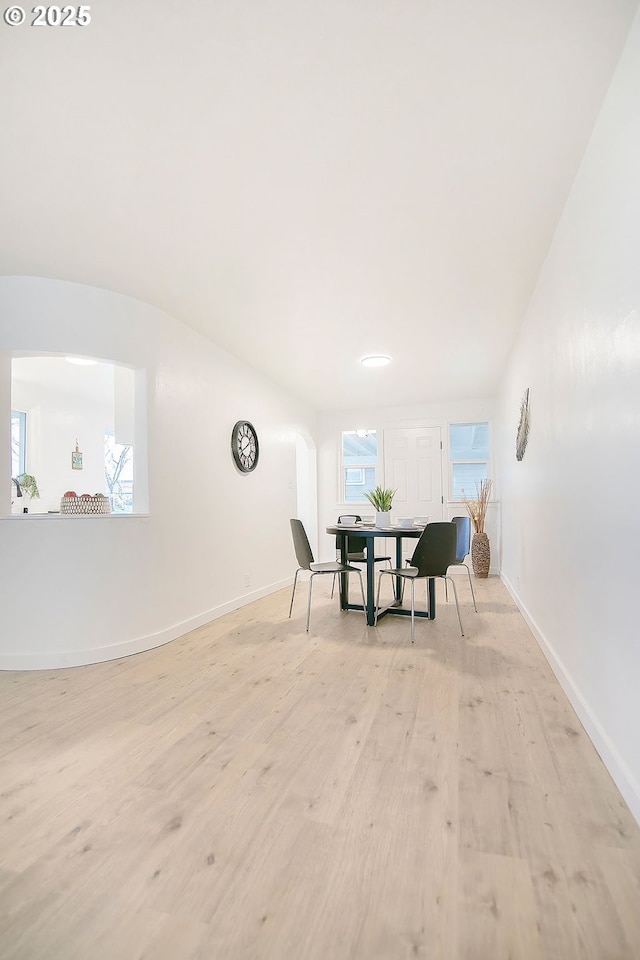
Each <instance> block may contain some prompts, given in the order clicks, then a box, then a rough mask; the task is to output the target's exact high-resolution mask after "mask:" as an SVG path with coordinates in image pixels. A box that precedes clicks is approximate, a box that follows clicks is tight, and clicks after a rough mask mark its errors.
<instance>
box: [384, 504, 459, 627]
mask: <svg viewBox="0 0 640 960" xmlns="http://www.w3.org/2000/svg"><path fill="white" fill-rule="evenodd" d="M456 539H457V527H456V525H455V524H454V523H450V522H442V523H429V524H427V526H426V527H425V528H424V530H423V531H422V533H421V535H420V539H419V540H418V543H417V544H416V548H415V550H414V551H413V555H412V556H411V560H410V561H409V563H410V566H408V567H401V568H400V569H398V568H392V569H391V570H381V571H380V573H379V575H378V595H377V598H376V624H377V622H378V610H379V609H380V587H381V585H382V578H383V577H384V576H392V577H399V578H401V579H402V584H403V586H404V583H405V582H406V581H408V582H409V583H410V584H411V643H413V642H414V639H415V582H416V580H423V579H424V580H430V579H432V578H435V577H439V578H441V579H443V580H444V581H445V583H446V581H447V580H451V586H452V587H453V595H454V597H455V601H456V610H457V613H458V623H459V624H460V635H461V636H463V637H464V630H463V629H462V619H461V617H460V607H459V606H458V591H457V590H456V585H455V583H454V580H453V578H452V577H450V576H449V575H448V573H447V570H448V569H449V567H450V566H451V565H452V564H453V563H454V561H455V558H456Z"/></svg>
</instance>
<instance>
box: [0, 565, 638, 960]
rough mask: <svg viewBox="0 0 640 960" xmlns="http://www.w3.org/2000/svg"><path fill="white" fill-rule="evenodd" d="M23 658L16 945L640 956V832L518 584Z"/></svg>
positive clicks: (162, 958) (7, 743) (171, 951)
mask: <svg viewBox="0 0 640 960" xmlns="http://www.w3.org/2000/svg"><path fill="white" fill-rule="evenodd" d="M328 581H329V578H326V579H323V580H322V581H321V582H318V583H317V585H316V588H315V589H314V594H315V593H316V591H317V595H316V596H315V602H314V609H313V614H312V622H311V633H310V634H309V635H306V634H305V632H304V612H305V602H306V584H304V585H303V587H302V589H301V590H300V594H299V596H298V598H297V600H296V608H295V610H294V616H293V618H292V620H288V619H287V612H288V606H289V592H288V591H281V592H279V593H277V594H274V595H273V596H271V597H269V598H267V599H265V600H261V601H259V602H257V603H255V604H252V605H251V606H248V607H245V608H244V609H243V610H240V611H237V612H236V613H233V614H230V615H229V616H227V617H225V618H223V619H221V620H218V621H216V622H214V623H212V624H210V625H208V626H205V627H203V628H201V629H199V630H196V631H194V632H193V633H191V634H189V635H188V636H185V637H184V638H182V639H180V640H177V641H175V642H173V643H171V644H168V645H167V646H165V647H161V648H159V649H157V650H154V651H150V652H149V653H144V654H140V655H138V656H135V657H129V658H126V659H123V660H118V661H113V662H111V663H107V664H98V665H94V666H88V667H81V668H75V669H70V670H62V671H42V672H33V673H3V674H0V738H1V749H0V791H1V797H0V956H1V957H2V960H141V958H148V960H196V958H201V960H227V958H233V960H347V958H353V960H356V958H357V960H405V958H406V960H410V958H428V960H440V958H442V960H502V958H504V960H507V958H510V960H536V958H541V960H574V958H575V960H609V958H610V960H614V958H615V960H622V958H624V960H627V958H628V960H636V958H638V957H640V828H639V827H638V826H637V825H636V823H635V822H634V820H633V818H632V817H631V814H630V813H629V811H628V809H627V808H626V806H625V804H624V803H623V801H622V799H621V797H620V795H619V793H618V791H617V790H616V788H615V786H614V784H613V782H612V781H611V779H610V777H609V775H608V773H607V772H606V770H605V768H604V766H603V765H602V763H601V761H600V759H599V757H598V755H597V753H596V751H595V749H594V748H593V746H592V745H591V743H590V741H589V740H588V738H587V736H586V734H585V733H584V731H583V729H582V727H581V726H580V724H579V722H578V720H577V718H576V716H575V714H574V712H573V710H572V709H571V707H570V706H569V705H568V702H567V700H566V698H565V696H564V694H563V692H562V690H561V688H560V687H559V685H558V684H557V682H556V681H555V679H554V678H553V675H552V673H551V670H550V668H549V667H548V665H547V663H546V661H545V659H544V658H543V656H542V654H541V652H540V651H539V649H538V647H537V645H536V643H535V641H534V640H533V638H532V636H531V634H530V633H529V631H528V629H527V627H526V625H525V624H524V622H523V620H522V619H521V617H520V616H519V614H518V613H517V611H516V610H515V608H514V606H513V604H512V602H511V600H510V598H509V596H508V594H507V593H506V591H505V589H504V587H503V586H502V584H501V583H500V582H499V581H498V580H497V579H490V580H488V581H477V582H476V590H477V595H478V608H479V613H478V614H477V615H476V614H475V613H474V612H473V607H472V606H471V604H470V602H469V594H468V586H467V585H465V582H464V580H462V579H461V580H459V581H458V582H459V583H460V587H459V591H460V596H461V600H462V601H463V603H462V615H463V619H464V622H465V627H466V629H467V632H468V636H467V637H465V638H464V639H462V638H461V637H460V635H459V632H458V628H457V621H456V618H455V608H454V606H453V604H448V605H445V604H444V603H441V604H440V607H439V613H438V619H437V620H436V621H434V622H432V623H429V622H425V621H420V622H418V624H417V627H416V644H415V646H414V647H412V646H411V645H410V642H409V622H408V621H407V620H405V619H401V618H391V617H389V618H387V619H386V620H384V621H381V623H380V625H379V627H378V628H377V629H374V628H367V627H365V625H364V623H363V620H362V618H361V616H360V615H359V614H357V613H347V614H344V613H343V614H341V613H340V612H339V611H338V609H337V607H336V605H335V604H334V603H333V602H330V601H329V597H328V588H329V586H330V584H329V582H328Z"/></svg>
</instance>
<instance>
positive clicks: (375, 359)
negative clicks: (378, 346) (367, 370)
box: [360, 353, 391, 367]
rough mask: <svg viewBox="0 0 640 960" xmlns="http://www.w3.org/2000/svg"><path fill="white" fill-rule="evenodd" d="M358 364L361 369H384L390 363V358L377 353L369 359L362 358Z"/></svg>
mask: <svg viewBox="0 0 640 960" xmlns="http://www.w3.org/2000/svg"><path fill="white" fill-rule="evenodd" d="M360 363H361V364H362V366H363V367H386V365H387V364H388V363H391V357H388V356H386V354H384V353H377V354H374V355H373V356H371V357H363V358H362V360H361V361H360Z"/></svg>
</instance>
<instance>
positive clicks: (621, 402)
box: [498, 18, 640, 819]
mask: <svg viewBox="0 0 640 960" xmlns="http://www.w3.org/2000/svg"><path fill="white" fill-rule="evenodd" d="M638 91H640V19H638V18H636V21H635V25H634V28H633V30H632V33H631V35H630V38H629V42H628V45H627V48H626V50H625V52H624V54H623V56H622V59H621V61H620V64H619V67H618V70H617V72H616V74H615V77H614V79H613V82H612V84H611V87H610V90H609V93H608V96H607V98H606V101H605V104H604V107H603V109H602V112H601V115H600V117H599V120H598V122H597V125H596V127H595V130H594V133H593V137H592V140H591V142H590V144H589V147H588V149H587V152H586V154H585V157H584V160H583V163H582V165H581V168H580V170H579V174H578V176H577V178H576V181H575V184H574V187H573V190H572V193H571V195H570V198H569V201H568V203H567V205H566V208H565V210H564V214H563V216H562V218H561V221H560V224H559V226H558V229H557V232H556V236H555V239H554V242H553V244H552V247H551V249H550V252H549V255H548V258H547V261H546V263H545V266H544V269H543V271H542V273H541V276H540V279H539V282H538V286H537V289H536V291H535V294H534V296H533V299H532V302H531V305H530V308H529V311H528V315H527V317H526V320H525V323H524V325H523V328H522V331H521V334H520V336H519V339H518V341H517V345H516V347H515V350H514V352H513V356H512V358H511V361H510V365H509V368H508V373H507V375H506V377H505V381H504V387H503V390H502V394H501V398H500V405H499V420H500V436H499V442H498V448H499V455H500V462H499V470H500V476H501V499H502V511H503V536H502V570H503V575H504V578H505V580H506V582H507V584H508V586H509V587H510V589H511V590H512V592H513V593H514V595H515V596H516V597H517V599H518V601H519V603H520V604H521V606H522V609H523V610H524V612H525V613H526V614H527V616H528V617H529V621H530V623H531V625H532V626H533V628H534V631H535V632H536V634H537V636H538V637H539V639H540V640H541V643H542V645H543V648H544V649H546V651H547V654H548V656H549V658H550V660H551V662H552V664H553V665H554V667H555V669H556V671H557V673H558V676H559V677H560V679H561V680H562V682H563V684H564V686H565V689H566V690H567V692H568V693H569V695H570V696H571V698H572V701H573V703H574V706H575V707H576V709H577V712H578V714H579V716H580V718H581V720H582V722H583V723H584V724H585V726H586V729H587V731H588V732H589V734H590V736H591V737H592V739H593V740H594V742H595V744H596V747H597V748H598V750H599V751H600V754H601V756H602V757H603V759H604V760H605V762H606V764H607V766H608V768H609V770H610V772H611V773H612V775H613V777H614V779H615V780H616V782H617V784H618V786H619V787H620V789H621V791H622V793H623V795H624V796H625V799H626V800H627V802H628V803H629V805H630V806H631V808H632V809H633V810H634V813H635V815H636V817H638V819H640V697H639V696H638V684H639V681H640V642H639V640H640V630H639V628H638V622H639V620H638V583H639V580H638V572H639V566H638V540H639V537H640V515H639V513H638V511H637V510H636V508H635V497H636V495H637V487H638V478H639V477H640V269H639V264H640V257H639V254H640V112H639V111H638ZM526 387H529V388H530V406H531V432H530V439H529V446H528V449H527V452H526V454H525V458H524V460H523V461H522V462H521V463H518V462H516V460H515V454H514V439H515V432H516V426H517V422H518V415H519V402H520V398H521V396H522V394H523V392H524V389H525V388H526Z"/></svg>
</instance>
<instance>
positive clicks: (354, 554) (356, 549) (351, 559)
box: [331, 513, 391, 596]
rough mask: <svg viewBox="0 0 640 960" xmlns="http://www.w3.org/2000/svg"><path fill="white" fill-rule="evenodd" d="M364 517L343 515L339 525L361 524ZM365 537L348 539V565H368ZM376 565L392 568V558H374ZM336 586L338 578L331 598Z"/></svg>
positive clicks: (334, 579)
mask: <svg viewBox="0 0 640 960" xmlns="http://www.w3.org/2000/svg"><path fill="white" fill-rule="evenodd" d="M361 521H362V517H361V516H360V515H359V514H358V513H346V514H345V513H343V514H341V515H340V516H339V517H338V525H340V524H341V523H351V524H353V523H360V522H361ZM362 541H363V537H358V536H357V535H356V536H351V537H349V536H348V537H347V563H366V562H367V547H366V546H365V545H364V544H363V542H362ZM339 542H340V541H339V538H338V537H336V551H337V550H338V545H339ZM373 562H374V563H386V564H387V565H388V566H389V567H390V566H391V557H377V556H374V558H373ZM335 585H336V578H335V577H334V578H333V583H332V585H331V596H333V591H334V589H335Z"/></svg>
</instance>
